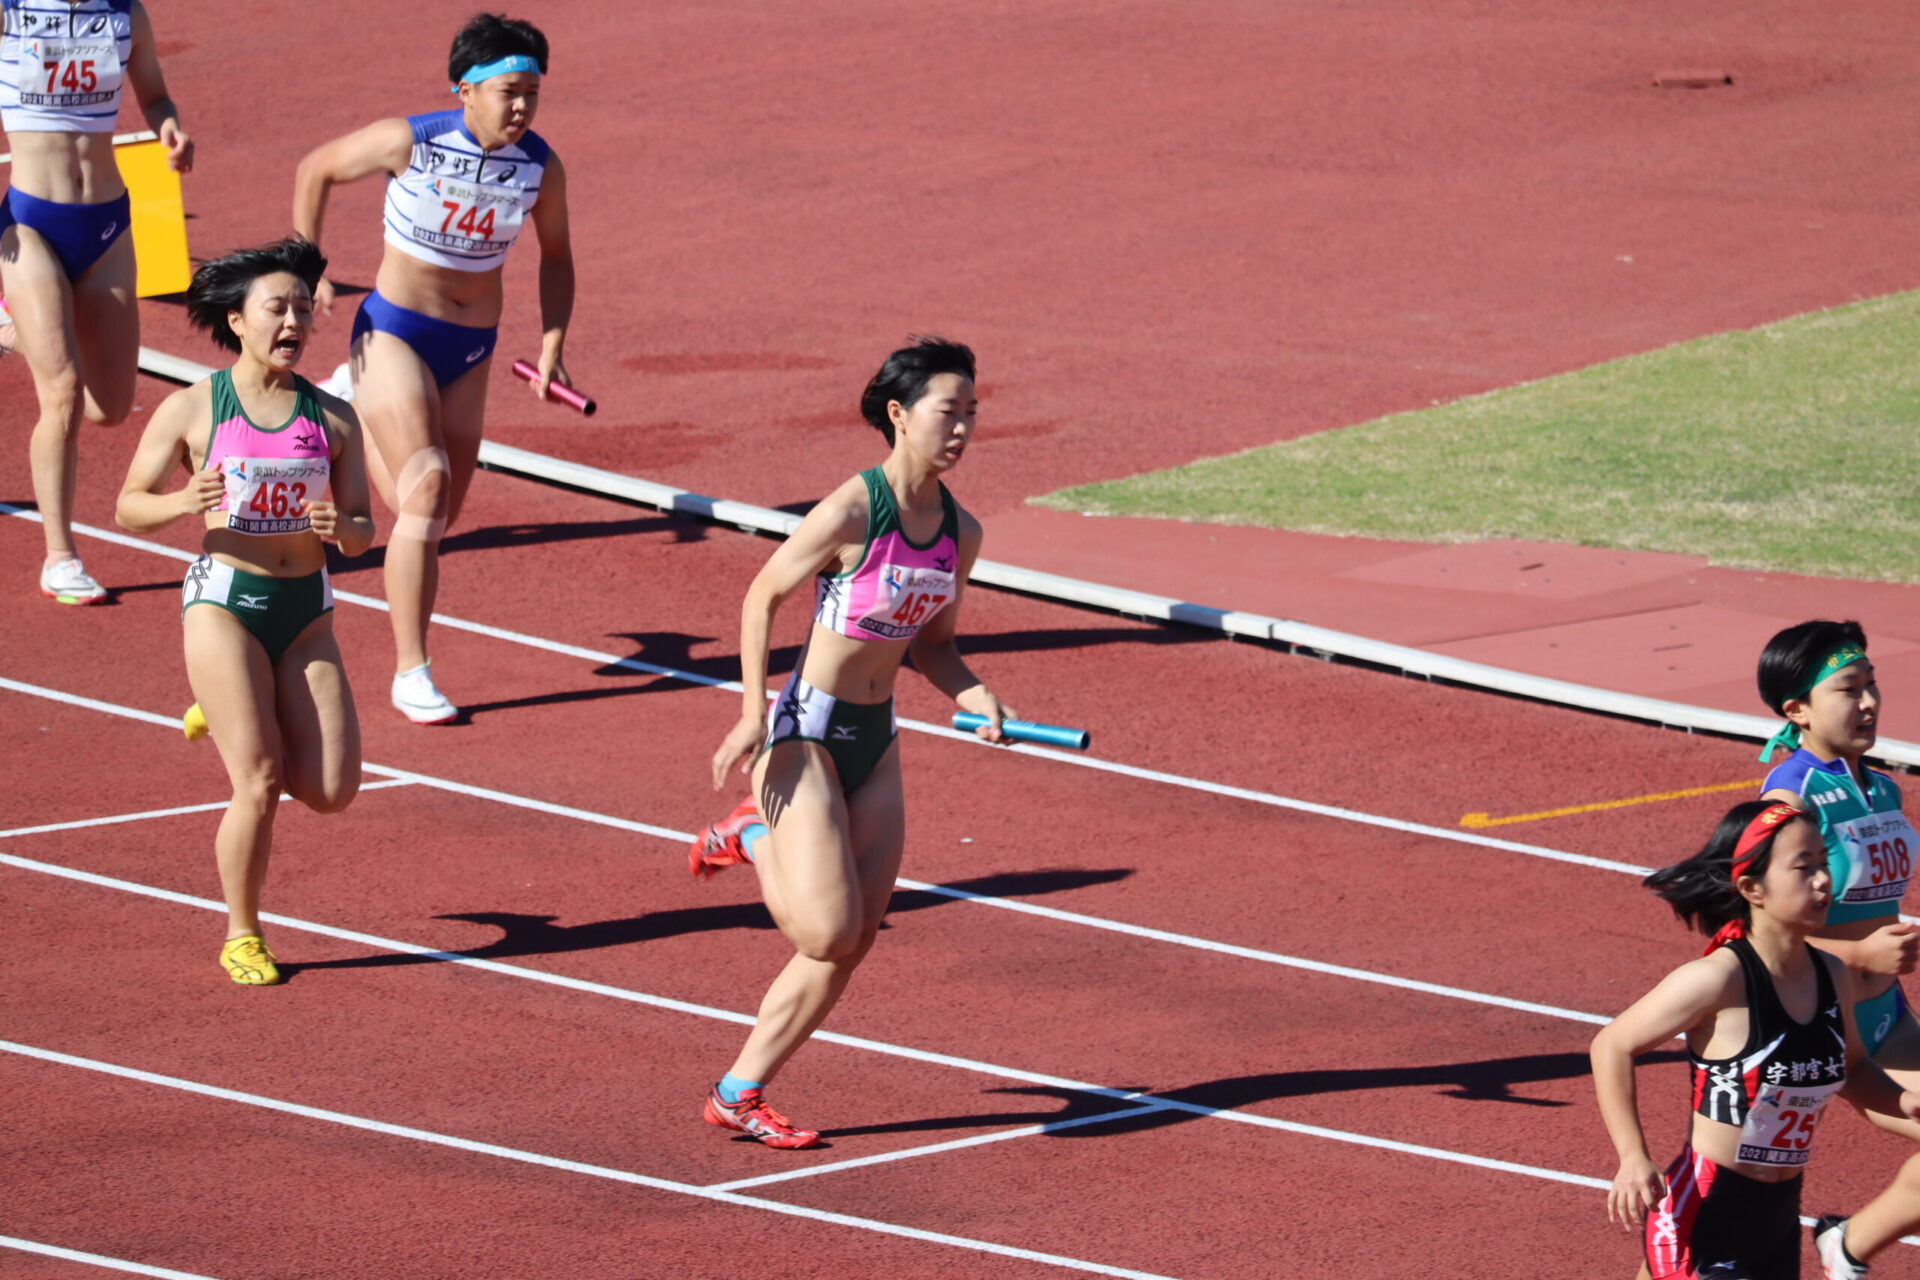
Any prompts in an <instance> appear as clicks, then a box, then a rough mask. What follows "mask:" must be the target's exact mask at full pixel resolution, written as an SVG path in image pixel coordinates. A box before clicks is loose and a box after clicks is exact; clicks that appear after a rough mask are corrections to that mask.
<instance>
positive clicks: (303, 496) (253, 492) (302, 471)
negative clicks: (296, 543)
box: [220, 458, 328, 536]
mask: <svg viewBox="0 0 1920 1280" xmlns="http://www.w3.org/2000/svg"><path fill="white" fill-rule="evenodd" d="M220 469H221V474H222V475H223V476H224V477H225V478H226V486H227V528H229V529H231V530H233V531H234V532H235V533H247V534H254V535H256V536H257V535H261V534H269V533H304V532H306V531H307V530H309V529H311V528H313V522H312V521H311V520H309V519H308V518H307V514H306V512H305V510H303V504H305V503H306V502H308V501H310V500H312V501H317V500H318V499H319V498H320V497H321V496H322V495H323V494H325V493H326V489H327V476H328V466H327V462H326V460H325V459H323V458H313V459H306V458H228V459H227V460H226V461H225V462H223V463H221V464H220Z"/></svg>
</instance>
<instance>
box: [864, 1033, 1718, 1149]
mask: <svg viewBox="0 0 1920 1280" xmlns="http://www.w3.org/2000/svg"><path fill="white" fill-rule="evenodd" d="M1684 1057H1685V1055H1684V1054H1681V1053H1679V1052H1677V1051H1663V1052H1660V1053H1650V1054H1647V1055H1645V1056H1644V1057H1642V1058H1640V1059H1638V1061H1640V1062H1642V1063H1654V1064H1658V1063H1666V1062H1679V1061H1682V1060H1683V1059H1684ZM1590 1071H1591V1069H1590V1065H1589V1062H1588V1059H1587V1055H1586V1054H1584V1053H1534V1054H1527V1055H1525V1056H1522V1057H1515V1058H1490V1059H1488V1060H1486V1061H1483V1062H1455V1063H1447V1064H1444V1065H1438V1066H1430V1067H1360V1068H1352V1069H1333V1070H1326V1071H1280V1072H1273V1073H1270V1074H1266V1075H1257V1076H1235V1077H1232V1078H1230V1079H1225V1080H1212V1081H1208V1082H1207V1083H1205V1084H1197V1085H1190V1086H1188V1087H1186V1088H1184V1089H1162V1090H1158V1091H1156V1092H1155V1093H1153V1094H1152V1095H1151V1096H1150V1097H1143V1098H1140V1099H1138V1100H1136V1101H1120V1100H1118V1099H1110V1098H1105V1097H1101V1096H1098V1095H1091V1094H1085V1093H1078V1092H1075V1091H1073V1090H1068V1089H1049V1088H1044V1087H1024V1088H1005V1089H990V1090H987V1092H989V1093H998V1094H1013V1095H1025V1096H1029V1097H1033V1098H1036V1099H1037V1098H1052V1099H1055V1100H1056V1101H1058V1102H1059V1103H1060V1106H1059V1107H1058V1108H1055V1109H1049V1110H1040V1109H1033V1110H1028V1111H1013V1110H1004V1111H998V1112H989V1113H983V1114H980V1115H970V1116H940V1117H936V1118H933V1119H927V1120H902V1121H897V1122H895V1123H891V1124H878V1125H867V1126H865V1127H862V1128H856V1129H836V1130H834V1131H833V1136H834V1137H836V1138H845V1137H852V1136H855V1135H858V1134H881V1133H919V1132H924V1131H927V1130H943V1129H976V1128H988V1127H991V1126H996V1125H1020V1124H1057V1123H1059V1122H1061V1121H1065V1120H1081V1119H1083V1118H1086V1117H1090V1116H1095V1115H1101V1114H1111V1113H1117V1112H1122V1111H1127V1110H1129V1109H1132V1108H1134V1107H1138V1106H1140V1105H1141V1104H1142V1103H1145V1102H1151V1101H1152V1100H1153V1099H1154V1098H1164V1099H1166V1100H1168V1101H1171V1102H1183V1103H1188V1104H1190V1105H1192V1106H1197V1107H1206V1108H1208V1109H1210V1110H1218V1111H1225V1110H1229V1109H1232V1108H1236V1107H1244V1106H1247V1105H1248V1104H1250V1103H1256V1102H1271V1101H1273V1100H1274V1099H1276V1098H1298V1097H1310V1096H1315V1095H1320V1094H1329V1093H1345V1092H1351V1091H1354V1090H1361V1089H1405V1088H1419V1087H1422V1086H1434V1087H1435V1091H1436V1092H1438V1093H1439V1094H1440V1095H1441V1096H1442V1097H1447V1098H1458V1099H1460V1100H1462V1101H1466V1102H1508V1103H1513V1104H1515V1105H1518V1106H1526V1107H1564V1106H1567V1105H1568V1104H1567V1103H1565V1102H1561V1101H1557V1100H1555V1099H1552V1098H1537V1097H1528V1096H1526V1094H1524V1093H1521V1092H1516V1090H1517V1089H1519V1088H1520V1087H1521V1086H1524V1085H1529V1084H1539V1083H1541V1082H1543V1081H1548V1080H1572V1079H1577V1078H1580V1077H1583V1076H1586V1075H1588V1074H1590ZM1202 1118H1203V1117H1202V1116H1201V1115H1200V1114H1199V1113H1197V1112H1193V1111H1178V1110H1173V1109H1167V1110H1162V1111H1150V1112H1147V1113H1145V1114H1142V1115H1131V1116H1127V1117H1125V1118H1124V1119H1119V1120H1114V1121H1112V1122H1111V1123H1106V1124H1102V1123H1099V1122H1098V1121H1093V1122H1091V1123H1086V1124H1077V1125H1075V1126H1074V1127H1072V1128H1067V1129H1062V1130H1060V1131H1059V1132H1057V1133H1056V1132H1050V1133H1048V1134H1047V1136H1048V1137H1050V1138H1103V1137H1111V1136H1115V1135H1118V1134H1122V1133H1130V1132H1136V1131H1140V1130H1145V1129H1162V1128H1165V1127H1166V1126H1168V1125H1173V1124H1184V1123H1186V1122H1187V1121H1189V1120H1199V1119H1202Z"/></svg>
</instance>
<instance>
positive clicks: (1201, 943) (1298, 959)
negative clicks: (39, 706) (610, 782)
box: [0, 676, 1609, 1026]
mask: <svg viewBox="0 0 1920 1280" xmlns="http://www.w3.org/2000/svg"><path fill="white" fill-rule="evenodd" d="M0 690H9V691H11V692H15V693H24V694H27V695H29V696H33V697H40V698H46V699H49V700H51V701H54V702H60V703H65V704H67V705H71V706H76V707H80V708H82V709H83V710H88V711H100V712H104V713H106V714H108V715H116V716H123V717H126V718H128V719H132V720H140V721H144V722H146V723H150V724H164V725H166V726H167V727H169V728H171V727H173V725H174V722H173V721H172V720H170V719H168V718H167V717H165V716H161V715H159V714H157V713H155V712H150V711H141V710H139V709H138V708H135V707H123V706H120V705H118V704H117V703H111V702H103V701H101V700H99V699H97V698H87V697H82V696H81V695H79V694H71V693H66V692H64V691H62V690H59V689H48V688H45V687H43V686H41V685H33V684H27V683H26V682H24V681H20V680H13V679H10V678H7V677H4V676H0ZM361 769H362V770H363V771H364V772H367V773H377V774H382V775H384V776H388V777H393V778H397V779H402V780H405V781H408V782H413V783H418V784H419V785H421V786H425V787H431V788H434V789H436V790H442V791H450V792H453V793H455V794H457V795H465V796H472V797H474V798H476V799H483V800H491V801H494V802H496V803H499V804H505V805H512V806H514V807H516V808H523V809H530V810H532V811H534V812H536V813H545V814H549V815H552V816H555V817H563V818H573V819H576V820H578V821H582V822H590V823H593V824H595V825H598V826H605V827H612V828H614V829H615V830H621V831H635V832H640V833H642V834H645V835H653V836H659V837H661V838H663V839H667V840H672V841H675V842H676V843H681V844H684V843H686V842H688V841H690V840H692V839H693V833H692V832H690V831H674V830H671V829H669V828H666V827H656V826H653V825H651V824H648V823H644V822H633V821H631V820H629V819H626V818H617V817H614V816H612V815H611V814H604V813H595V812H593V811H591V810H588V809H576V808H573V807H571V806H569V805H559V804H552V803H550V802H548V801H545V800H535V799H531V798H529V797H526V796H517V795H513V794H512V793H510V792H505V791H495V790H493V789H491V788H488V787H475V786H471V785H469V784H467V783H463V782H453V781H450V780H448V779H446V778H435V777H432V776H430V775H428V774H423V773H412V772H409V771H407V770H403V769H393V768H389V767H388V766H386V765H378V764H370V763H363V764H362V765H361ZM894 885H895V887H897V888H901V889H909V890H916V891H919V892H922V893H932V894H938V895H940V896H942V897H947V898H953V899H956V900H958V901H962V902H973V903H978V904H980V905H982V906H988V907H995V908H998V909H1000V910H1003V911H1012V912H1017V913H1019V914H1021V915H1030V916H1036V917H1039V918H1042V919H1047V920H1054V921H1058V922H1060V923H1062V924H1071V925H1078V926H1081V927H1084V928H1090V929H1100V930H1103V931H1105V932H1108V933H1118V934H1124V935H1126V936H1129V937H1135V938H1141V939H1144V940H1146V941H1149V942H1162V943H1168V944H1171V945H1173V946H1179V947H1185V948H1188V949H1190V950H1195V951H1208V952H1213V953H1215V954H1217V955H1228V956H1234V957H1236V958H1238V959H1243V960H1255V961H1259V962H1260V963H1263V964H1272V965H1278V966H1281V967H1283V968H1289V969H1300V970H1304V971H1306V972H1309V973H1319V974H1324V975H1327V976H1329V977H1335V978H1346V979H1349V980H1351V981H1354V982H1367V983H1373V984H1375V985H1378V986H1385V987H1394V988H1397V989H1399V990H1402V991H1415V992H1419V993H1420V994H1422V995H1432V996H1440V997H1442V998H1445V999H1450V1000H1463V1001H1466V1002H1468V1003H1471V1004H1482V1005H1490V1006H1493V1007H1495V1008H1499V1009H1508V1010H1512V1011H1514V1012H1516V1013H1532V1014H1540V1015H1542V1016H1545V1017H1549V1018H1561V1019H1565V1020H1568V1021H1572V1022H1584V1023H1587V1024H1589V1025H1591V1026H1604V1025H1605V1024H1606V1023H1607V1022H1608V1021H1609V1020H1608V1019H1607V1018H1605V1017H1603V1016H1601V1015H1599V1014H1593V1013H1584V1012H1581V1011H1580V1010H1577V1009H1563V1008H1561V1007H1559V1006H1558V1005H1550V1004H1541V1003H1538V1002H1536V1001H1532V1000H1520V999H1516V998H1514V997H1512V996H1501V995H1493V994H1491V993H1488V992H1484V991H1470V990H1467V989H1466V988H1464V987H1452V986H1447V985H1444V984H1442V983H1437V982H1424V981H1422V980H1420V979H1418V978H1402V977H1398V976H1395V975H1393V974H1386V973H1376V972H1374V971H1372V970H1369V969H1358V968H1354V967H1352V966H1349V965H1340V964H1332V963H1329V962H1327V961H1322V960H1309V959H1307V958H1305V957H1302V956H1290V955H1283V954H1281V953H1280V952H1277V951H1264V950H1261V949H1259V948H1257V947H1243V946H1239V945H1237V944H1235V943H1230V942H1216V941H1214V940H1212V939H1210V938H1200V937H1194V936H1192V935H1189V934H1182V933H1174V932H1172V931H1171V930H1167V929H1155V928H1152V927H1150V926H1147V925H1137V924H1128V923H1126V922H1125V921H1119V920H1109V919H1106V918H1105V917H1102V916H1092V915H1086V914H1083V913H1081V912H1078V911H1066V910H1063V909H1061V908H1059V907H1046V906H1040V905H1038V904H1037V903H1031V902H1022V901H1019V900H1018V899H1014V898H996V897H993V896H991V895H988V894H980V893H973V892H970V891H968V890H966V889H956V888H952V887H950V886H947V885H942V884H932V883H929V882H927V881H924V880H909V879H907V878H905V877H904V876H903V877H898V878H896V879H895V880H894ZM265 918H266V917H264V916H263V917H262V919H265Z"/></svg>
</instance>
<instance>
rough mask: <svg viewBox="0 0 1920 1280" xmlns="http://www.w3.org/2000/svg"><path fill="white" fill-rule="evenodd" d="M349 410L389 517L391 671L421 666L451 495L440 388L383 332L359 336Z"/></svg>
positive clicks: (402, 346)
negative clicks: (363, 437)
mask: <svg viewBox="0 0 1920 1280" xmlns="http://www.w3.org/2000/svg"><path fill="white" fill-rule="evenodd" d="M353 403H354V408H355V409H357V410H358V411H359V414H360V421H361V423H362V425H364V426H365V427H366V431H367V437H368V438H369V439H370V440H372V441H373V445H374V447H373V448H372V449H370V450H368V454H369V461H370V462H371V461H372V459H373V458H375V457H377V458H378V460H379V465H378V466H370V467H369V470H370V471H372V472H373V473H374V476H375V483H376V484H377V485H378V487H379V488H380V491H381V492H380V496H381V498H382V499H383V500H384V501H385V502H386V504H387V507H388V509H389V510H390V511H392V512H393V531H392V533H391V534H389V535H388V537H387V562H386V588H387V604H388V607H389V608H391V609H392V611H393V651H394V670H395V671H406V670H410V669H411V668H413V667H417V666H419V665H420V664H421V663H423V662H425V661H426V660H427V619H428V618H430V617H431V616H432V615H433V598H434V594H435V592H436V591H437V590H438V587H439V554H440V538H441V535H442V534H443V533H444V532H445V531H446V521H447V505H448V501H449V499H450V498H451V496H452V489H451V483H450V481H451V477H450V476H449V474H448V463H447V452H446V444H445V441H444V439H443V436H442V428H441V420H440V389H439V388H438V387H436V386H435V385H434V381H433V375H432V374H431V373H430V372H428V370H427V366H426V362H425V361H423V360H421V359H420V357H419V356H418V355H416V354H415V353H414V350H413V348H412V347H410V346H408V345H407V344H406V343H405V342H403V341H402V340H401V339H399V338H397V337H395V336H394V335H393V334H391V333H384V332H381V331H380V330H377V329H376V330H374V331H372V332H369V333H364V334H362V335H361V336H360V338H359V340H358V341H357V342H355V343H354V348H353Z"/></svg>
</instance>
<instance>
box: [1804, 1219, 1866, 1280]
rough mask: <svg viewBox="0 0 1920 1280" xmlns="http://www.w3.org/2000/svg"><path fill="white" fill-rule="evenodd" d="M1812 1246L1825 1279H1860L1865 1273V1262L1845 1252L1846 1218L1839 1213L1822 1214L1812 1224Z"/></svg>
mask: <svg viewBox="0 0 1920 1280" xmlns="http://www.w3.org/2000/svg"><path fill="white" fill-rule="evenodd" d="M1813 1247H1814V1251H1815V1252H1817V1253H1818V1254H1819V1255H1820V1270H1821V1271H1822V1272H1823V1273H1824V1274H1825V1275H1826V1278H1827V1280H1860V1277H1862V1276H1864V1275H1866V1274H1867V1271H1868V1267H1867V1264H1866V1263H1864V1262H1855V1261H1854V1260H1853V1256H1852V1255H1851V1254H1849V1253H1848V1252H1847V1220H1846V1219H1845V1218H1843V1217H1841V1216H1840V1215H1839V1214H1837V1213H1828V1214H1823V1215H1821V1217H1820V1220H1819V1221H1817V1222H1815V1223H1814V1224H1813Z"/></svg>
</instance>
